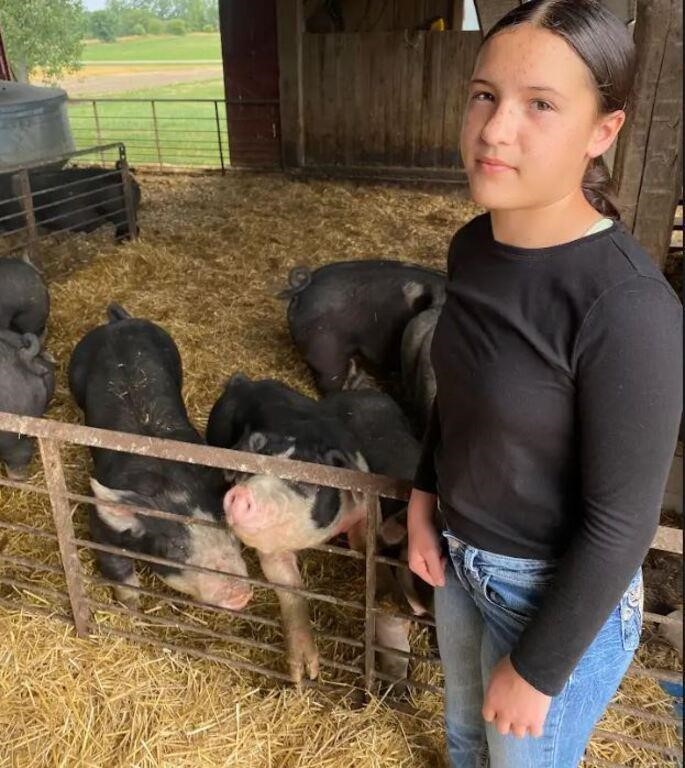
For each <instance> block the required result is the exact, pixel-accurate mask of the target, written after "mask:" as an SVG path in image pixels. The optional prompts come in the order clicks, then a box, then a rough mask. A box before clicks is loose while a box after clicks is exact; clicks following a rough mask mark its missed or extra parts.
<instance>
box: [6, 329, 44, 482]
mask: <svg viewBox="0 0 685 768" xmlns="http://www.w3.org/2000/svg"><path fill="white" fill-rule="evenodd" d="M54 390H55V366H54V364H53V361H52V359H51V358H50V357H49V356H48V355H46V353H44V352H41V348H40V341H39V340H38V338H37V337H36V336H35V335H33V334H31V333H25V334H18V333H14V331H8V330H0V411H5V412H7V413H15V414H20V415H23V416H42V415H43V414H44V413H45V411H46V409H47V407H48V404H49V402H50V400H51V399H52V395H53V393H54ZM33 444H34V441H33V439H32V438H29V437H26V436H25V435H15V434H13V433H11V432H0V461H4V462H5V466H6V468H7V474H8V475H9V477H10V478H12V479H14V480H21V479H23V478H24V477H25V476H26V470H27V467H28V465H29V463H30V461H31V457H32V455H33Z"/></svg>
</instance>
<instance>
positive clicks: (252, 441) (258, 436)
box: [247, 432, 267, 453]
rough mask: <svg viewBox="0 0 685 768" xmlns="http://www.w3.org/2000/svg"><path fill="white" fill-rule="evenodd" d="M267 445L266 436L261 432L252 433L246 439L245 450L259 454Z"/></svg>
mask: <svg viewBox="0 0 685 768" xmlns="http://www.w3.org/2000/svg"><path fill="white" fill-rule="evenodd" d="M266 443H267V439H266V435H265V434H263V433H262V432H252V433H251V434H250V436H249V437H248V438H247V449H248V451H250V453H259V452H260V451H261V450H262V449H263V448H264V447H265V446H266Z"/></svg>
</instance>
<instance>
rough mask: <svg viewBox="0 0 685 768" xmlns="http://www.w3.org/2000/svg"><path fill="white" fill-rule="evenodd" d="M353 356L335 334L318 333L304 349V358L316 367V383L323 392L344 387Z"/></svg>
mask: <svg viewBox="0 0 685 768" xmlns="http://www.w3.org/2000/svg"><path fill="white" fill-rule="evenodd" d="M351 357H352V355H351V353H350V352H349V351H348V350H347V349H344V348H343V346H342V344H341V343H340V340H339V339H338V338H337V337H336V336H335V335H334V334H321V335H317V336H316V337H315V339H314V341H312V342H310V343H309V344H308V345H307V348H306V350H305V351H304V358H305V360H306V361H307V363H308V364H309V365H310V366H311V367H312V368H313V369H314V378H315V379H316V385H317V387H318V388H319V390H320V391H321V392H322V393H323V394H328V393H329V392H338V391H340V390H341V389H342V388H343V385H344V384H345V382H346V381H347V373H348V370H349V366H350V360H351Z"/></svg>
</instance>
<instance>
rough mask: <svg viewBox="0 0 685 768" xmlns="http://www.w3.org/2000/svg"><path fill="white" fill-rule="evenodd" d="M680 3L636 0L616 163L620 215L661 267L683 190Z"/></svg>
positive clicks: (681, 25) (673, 0) (615, 176)
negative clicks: (627, 103) (633, 52)
mask: <svg viewBox="0 0 685 768" xmlns="http://www.w3.org/2000/svg"><path fill="white" fill-rule="evenodd" d="M681 2H682V0H638V5H637V20H636V25H635V45H636V48H637V56H638V65H637V73H636V79H635V87H634V91H633V96H632V105H631V112H630V114H629V116H628V121H627V123H626V125H625V127H624V129H623V131H622V132H621V135H620V138H619V144H618V148H617V151H616V159H615V161H614V182H615V184H616V187H617V190H618V200H619V207H620V209H621V217H622V219H623V221H624V223H625V224H626V226H627V227H628V228H629V229H630V230H631V231H632V232H633V234H634V235H635V237H636V238H637V239H638V240H639V241H640V243H641V244H642V245H643V247H644V248H645V249H646V250H647V252H648V253H649V254H650V256H651V257H652V258H653V259H654V261H655V262H656V263H657V264H658V265H659V266H660V267H663V265H664V263H665V260H666V256H667V254H668V246H669V244H670V240H671V230H672V228H673V216H674V212H675V207H676V204H677V201H678V198H679V197H680V194H681V189H682V183H683V182H682V148H683V124H682V110H683V95H682V71H683V70H682V67H683V59H682V55H683V53H682V49H683V21H682V13H681Z"/></svg>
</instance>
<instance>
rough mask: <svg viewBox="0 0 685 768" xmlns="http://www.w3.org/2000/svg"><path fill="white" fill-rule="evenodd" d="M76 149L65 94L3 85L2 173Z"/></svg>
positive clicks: (0, 120)
mask: <svg viewBox="0 0 685 768" xmlns="http://www.w3.org/2000/svg"><path fill="white" fill-rule="evenodd" d="M74 149H75V147H74V140H73V138H72V136H71V129H70V127H69V119H68V116H67V94H66V92H65V91H63V90H62V89H61V88H39V87H37V86H35V85H28V84H26V83H15V82H11V81H2V82H0V171H1V170H2V169H3V168H9V167H16V166H20V165H28V164H30V163H34V162H38V161H40V160H51V159H53V158H57V157H60V156H62V155H65V154H66V153H68V152H73V151H74Z"/></svg>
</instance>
